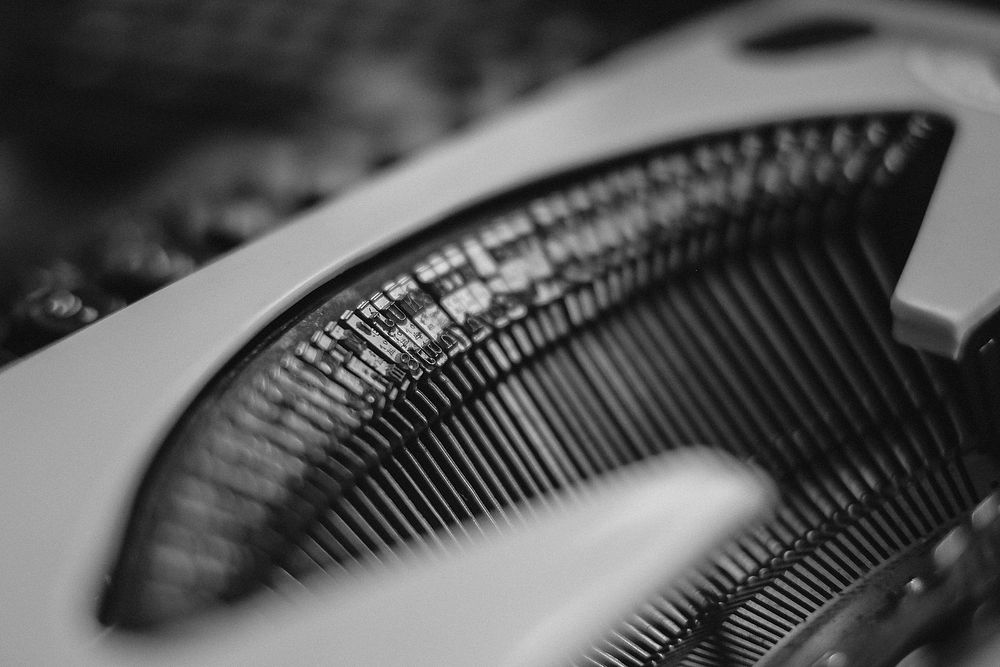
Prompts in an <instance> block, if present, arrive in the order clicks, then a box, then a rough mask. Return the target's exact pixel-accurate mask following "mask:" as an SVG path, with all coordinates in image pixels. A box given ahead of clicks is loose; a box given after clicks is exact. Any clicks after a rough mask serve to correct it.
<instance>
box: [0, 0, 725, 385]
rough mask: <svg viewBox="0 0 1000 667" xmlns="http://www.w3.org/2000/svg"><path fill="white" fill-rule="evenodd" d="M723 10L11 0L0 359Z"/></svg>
mask: <svg viewBox="0 0 1000 667" xmlns="http://www.w3.org/2000/svg"><path fill="white" fill-rule="evenodd" d="M725 4H729V3H727V2H724V1H723V0H711V1H707V2H692V1H680V2H670V1H668V0H662V1H659V2H657V1H654V0H649V1H643V0H499V1H495V2H469V1H465V2H460V1H459V0H71V1H60V0H10V1H8V2H6V3H4V4H3V5H2V7H0V92H2V94H0V366H3V365H4V364H5V363H9V362H10V361H12V360H14V359H16V358H18V357H20V356H23V355H24V354H27V353H30V352H31V351H33V350H36V349H38V348H40V347H42V346H44V345H45V344H47V343H49V342H52V341H54V340H56V339H58V338H60V337H62V336H63V335H66V334H67V333H70V332H72V331H74V330H76V329H78V328H80V327H83V326H86V325H87V324H89V323H90V322H93V321H95V320H96V319H99V318H100V317H102V316H103V315H105V314H107V313H109V312H112V311H114V310H117V309H118V308H121V307H123V306H125V305H126V304H128V303H130V302H132V301H134V300H136V299H139V298H141V297H143V296H145V295H146V294H148V293H150V292H151V291H154V290H155V289H158V288H159V287H161V286H163V285H165V284H167V283H169V282H171V281H173V280H175V279H177V278H179V277H182V276H184V275H186V274H187V273H190V272H191V271H193V270H196V269H197V267H198V266H200V265H202V264H204V263H206V262H208V261H211V260H212V259H214V258H215V257H218V256H219V255H220V254H222V253H225V252H228V251H230V250H232V249H233V248H235V247H237V246H239V245H241V244H242V243H245V242H247V241H249V240H251V239H253V238H255V237H257V236H259V235H261V234H264V233H267V232H269V231H271V230H273V229H275V228H277V227H279V226H280V225H281V224H282V223H283V222H284V221H286V220H288V219H289V218H290V217H293V216H294V215H295V214H296V213H298V212H301V211H303V210H305V209H307V208H309V207H312V206H315V205H317V204H319V203H321V202H324V201H327V200H329V199H331V198H333V197H336V196H337V195H338V193H340V192H342V191H343V190H344V189H346V188H349V187H350V186H351V185H352V184H354V183H356V182H358V181H359V180H360V179H363V178H365V177H366V176H368V175H370V174H372V173H373V172H375V171H377V170H379V169H382V168H385V167H387V166H389V165H392V164H393V163H395V162H397V161H399V160H400V159H404V158H406V157H407V156H410V155H412V154H413V153H415V152H417V151H419V150H421V149H422V148H424V147H426V146H428V145H429V144H431V143H433V142H435V141H437V140H438V139H440V138H442V137H444V136H446V135H449V134H452V133H455V132H457V131H460V130H461V129H462V128H463V127H465V126H467V125H469V124H470V123H473V122H475V121H477V120H479V119H482V118H484V117H486V116H489V115H491V114H495V113H498V112H500V111H502V110H503V109H504V108H505V107H507V106H508V105H510V104H511V103H512V102H514V101H516V100H518V99H520V98H523V97H525V96H527V95H530V94H532V93H533V92H534V91H536V90H538V89H539V88H540V87H542V86H544V85H546V84H547V83H550V82H552V81H553V80H555V79H557V78H559V77H560V76H563V75H565V74H566V73H568V72H571V71H573V70H575V69H577V68H580V67H582V66H585V65H587V64H589V63H592V62H594V61H597V60H600V59H601V58H603V57H605V56H607V55H608V54H609V53H611V52H613V51H614V50H616V49H619V48H621V47H622V46H624V45H627V44H629V43H631V42H634V41H636V40H637V39H640V38H641V37H643V36H645V35H647V34H649V33H652V32H656V31H660V30H663V29H665V28H667V27H669V26H671V25H672V24H674V23H677V22H680V21H682V20H685V19H689V18H691V17H692V16H694V15H696V14H699V13H703V12H707V11H710V10H712V9H716V8H718V7H720V6H722V5H725Z"/></svg>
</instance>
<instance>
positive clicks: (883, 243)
mask: <svg viewBox="0 0 1000 667" xmlns="http://www.w3.org/2000/svg"><path fill="white" fill-rule="evenodd" d="M100 4H101V3H96V5H100ZM112 4H114V3H112ZM209 4H211V3H205V5H206V6H208V5H209ZM216 4H218V5H220V6H221V5H222V4H225V3H216ZM307 5H308V6H313V5H309V3H305V4H304V5H303V6H304V7H305V6H307ZM127 6H128V3H124V4H122V5H121V7H127ZM213 6H214V5H213ZM345 6H346V5H345ZM995 10H996V8H995V7H993V6H991V5H990V3H954V4H949V5H944V4H941V3H929V2H928V3H923V2H905V3H904V2H892V1H886V2H877V3H870V2H860V1H858V2H826V1H819V0H815V1H814V0H808V1H806V2H793V1H791V0H786V1H780V0H779V1H776V2H758V3H749V4H746V5H740V6H737V7H733V8H728V9H726V10H724V11H721V12H719V13H717V14H715V15H712V16H708V17H707V18H701V19H699V20H697V21H694V22H691V23H688V24H685V25H683V26H681V27H680V28H678V29H674V30H670V31H666V32H663V33H662V34H653V35H651V36H648V37H645V38H643V39H641V40H638V41H633V42H631V43H630V45H629V46H628V47H626V48H623V49H621V50H619V51H616V52H615V53H613V54H611V55H610V56H608V57H605V58H602V59H600V60H599V61H597V62H594V63H593V64H590V65H588V66H587V67H584V68H583V69H579V70H576V71H574V72H573V73H571V74H569V75H567V76H564V77H561V78H559V80H558V81H557V82H556V83H554V84H553V85H551V86H548V87H545V88H542V89H540V90H537V91H535V92H533V93H532V94H530V95H528V96H527V97H525V98H523V99H522V100H521V101H520V102H519V103H518V104H517V105H515V106H513V107H511V108H510V109H508V110H506V111H505V112H503V113H500V114H497V115H494V116H490V117H488V118H486V119H485V120H482V121H480V122H478V123H472V124H470V125H468V126H464V127H462V128H461V129H459V130H457V133H453V134H451V136H450V137H449V138H447V139H444V140H441V141H435V142H434V143H433V144H431V145H430V146H429V147H428V148H426V149H424V150H421V151H420V152H418V153H417V154H416V155H414V156H413V157H412V158H404V159H402V160H400V161H398V162H394V163H393V164H392V165H390V166H388V167H386V168H385V169H382V170H380V171H378V173H377V174H375V175H374V176H373V177H371V178H369V179H366V180H363V181H362V182H360V183H357V184H355V185H352V187H350V188H347V189H346V190H345V191H344V192H343V193H342V194H340V195H338V196H337V197H336V198H334V199H333V200H331V201H329V202H328V203H322V202H321V203H318V204H317V202H318V201H319V200H321V199H323V197H322V196H316V195H315V192H314V191H313V190H310V189H309V188H305V189H300V190H299V191H297V193H296V196H293V197H289V198H286V199H284V200H282V201H283V202H285V203H283V204H281V206H274V207H273V210H272V211H271V212H270V213H269V215H271V216H272V217H278V218H281V219H282V220H284V219H285V218H288V219H289V220H288V223H287V224H282V225H281V228H280V229H277V230H275V231H273V232H271V233H268V234H266V235H263V236H260V237H259V238H257V239H256V240H253V241H252V242H250V243H247V244H243V242H244V241H246V240H247V239H248V238H249V237H250V236H255V232H254V230H258V229H259V228H261V227H263V226H265V225H263V224H257V221H259V220H260V217H261V216H260V215H258V214H257V213H254V212H253V211H251V212H250V213H247V212H246V209H241V211H243V213H241V214H240V215H236V216H234V217H228V218H227V217H225V216H223V217H222V220H223V221H224V222H223V223H219V222H218V220H219V219H220V218H219V217H218V216H216V217H214V218H212V217H211V216H208V217H207V218H206V217H198V216H188V217H187V218H185V219H186V220H188V221H189V222H190V220H195V221H196V223H197V224H195V223H192V224H193V227H191V228H190V229H194V231H195V232H198V233H202V232H204V230H205V229H209V228H211V229H212V230H214V231H213V232H212V234H213V235H211V239H212V242H213V243H215V244H216V247H217V248H221V249H230V248H232V247H234V246H240V247H239V248H238V249H236V250H234V251H232V252H229V253H227V254H224V255H222V256H221V257H217V255H216V254H211V253H209V252H208V251H204V252H203V254H202V255H198V254H197V253H193V252H192V253H191V254H189V255H187V256H183V255H182V254H181V253H179V251H176V252H175V251H174V250H172V248H173V246H169V244H167V243H166V241H165V240H164V238H165V237H163V238H159V240H158V242H160V241H162V242H163V245H162V247H159V250H158V251H157V252H156V253H155V254H149V253H143V252H138V253H133V254H129V253H128V252H125V253H124V254H119V255H118V257H119V259H120V260H121V261H119V263H118V264H114V263H113V262H112V263H111V264H110V265H103V266H104V273H103V274H102V275H104V276H105V277H107V276H111V277H110V278H107V280H108V281H109V282H107V283H102V284H101V285H99V286H98V287H99V289H98V288H93V287H91V286H89V284H85V283H84V282H81V280H82V279H81V278H80V277H79V276H78V275H77V274H78V271H77V270H76V269H75V268H74V267H73V266H68V267H67V266H66V265H63V266H62V267H61V268H60V267H59V266H55V265H53V266H50V267H49V268H48V269H46V271H44V272H42V273H40V274H38V275H36V276H35V277H34V278H33V279H32V280H34V281H35V282H34V283H32V289H33V291H31V292H30V295H34V296H32V298H31V299H27V300H25V301H23V302H22V303H21V305H20V306H19V308H20V310H19V311H17V312H14V313H13V314H12V315H11V316H10V317H9V318H8V320H7V321H6V324H5V326H6V331H5V332H4V336H5V338H4V340H5V341H6V342H5V345H6V348H5V349H6V350H7V355H8V357H9V358H11V359H14V357H21V356H23V358H19V359H17V360H12V361H11V362H10V363H8V365H7V366H5V367H4V369H3V370H2V371H0V442H2V447H0V475H2V480H3V484H0V496H2V500H0V503H2V506H3V507H4V520H3V544H4V549H3V552H2V556H0V557H2V559H3V567H0V598H2V600H3V604H2V605H0V607H2V613H0V656H3V658H4V661H5V662H9V663H18V664H21V663H29V664H67V663H72V664H95V665H96V664H102V665H103V664H135V663H137V662H150V663H155V664H160V663H162V664H188V663H199V664H213V663H220V664H246V663H251V664H254V663H256V664H272V663H278V662H293V663H315V662H321V663H327V664H345V665H347V664H350V665H354V664H372V665H375V664H378V665H384V664H400V665H413V664H427V665H441V664H500V665H549V664H575V665H614V666H618V667H621V666H628V667H645V666H650V667H651V666H654V665H656V666H659V665H739V666H742V665H757V664H761V665H808V666H817V667H847V666H853V665H866V666H867V665H887V666H892V665H905V666H910V667H913V666H914V665H956V664H966V665H980V664H981V665H992V664H997V663H998V662H1000V607H998V601H1000V516H998V515H1000V495H998V492H996V487H997V486H998V484H1000V459H998V454H997V452H996V446H997V442H998V437H1000V433H998V427H1000V421H998V414H1000V412H998V410H1000V340H998V336H1000V333H998V320H997V317H996V313H997V312H998V308H1000V271H998V270H997V266H998V265H1000V225H998V224H997V223H998V210H1000V209H998V206H997V203H998V202H1000V196H998V194H997V192H998V187H997V186H998V177H997V169H996V167H995V165H996V164H997V162H998V160H1000V51H998V45H1000V13H998V12H997V11H995ZM122 11H124V10H122ZM248 11H249V10H248ZM103 16H104V18H103V19H102V20H103V21H104V22H103V23H101V22H100V21H98V22H97V23H87V24H85V25H83V28H81V30H82V31H83V32H80V33H79V35H82V36H80V37H79V41H78V42H72V43H71V45H72V44H76V45H77V46H79V44H86V43H87V42H86V40H85V39H84V37H86V36H87V35H90V36H91V38H92V37H93V35H95V34H96V35H101V34H105V33H102V32H101V30H105V29H107V28H108V26H113V27H115V28H116V29H122V30H125V28H122V26H123V25H125V26H126V27H127V26H128V25H131V24H129V23H128V21H126V20H125V19H124V18H122V17H125V18H127V16H128V15H127V12H126V13H124V14H121V13H120V14H115V15H114V16H110V15H108V14H105V15H103ZM109 16H110V18H109ZM226 16H228V18H225V19H224V20H222V19H220V20H222V25H225V26H229V25H237V24H239V21H240V15H239V14H238V13H237V14H232V13H231V14H228V15H226ZM96 20H97V19H95V21H96ZM304 24H308V25H312V24H311V23H309V22H307V21H300V22H298V23H296V24H295V25H296V26H298V27H297V28H296V29H304V28H303V27H302V26H303V25H304ZM95 25H96V26H97V28H94V26H95ZM84 28H86V29H87V30H92V31H91V32H87V30H84ZM98 28H99V29H98ZM94 31H96V32H94ZM126 33H127V31H126ZM73 34H77V33H73ZM123 34H125V33H123ZM129 34H131V33H129ZM135 34H138V33H135ZM561 34H562V33H561ZM79 35H78V36H79ZM96 41H97V42H99V43H100V44H101V45H102V46H103V47H105V50H104V51H101V53H102V54H104V55H103V56H102V57H104V58H105V60H100V59H98V60H97V61H95V62H97V63H98V65H101V66H100V67H98V66H96V65H94V64H93V63H91V65H92V66H93V67H92V69H91V70H88V71H90V72H91V74H93V77H94V79H95V80H98V79H100V80H105V79H107V77H108V76H110V75H108V74H107V72H108V71H112V72H113V71H114V70H113V68H112V69H111V70H109V69H108V67H107V63H108V62H112V61H108V60H107V58H110V57H111V56H108V55H107V54H109V53H110V54H112V55H114V53H116V52H117V51H116V49H122V48H125V47H124V46H121V45H119V44H117V43H116V42H114V41H113V40H105V41H101V40H96ZM129 43H130V44H133V45H134V44H136V43H137V42H129ZM172 43H173V42H171V41H170V40H169V39H163V40H150V44H147V45H143V46H142V48H145V49H146V50H147V51H148V53H147V55H149V54H153V55H154V56H155V55H157V54H163V53H165V54H167V55H166V56H164V57H166V58H168V59H169V58H171V57H173V56H172V55H170V53H171V52H170V51H169V49H165V46H169V45H170V44H172ZM67 48H69V47H67ZM74 48H75V47H74ZM136 48H139V47H136ZM160 49H164V50H162V51H161V50H160ZM150 57H152V56H150ZM456 58H458V59H460V57H459V56H456ZM154 60H155V59H154ZM265 60H266V61H267V62H273V59H266V58H265ZM158 62H159V61H156V62H154V64H156V63H158ZM226 62H228V61H225V59H224V58H221V57H220V63H221V64H220V67H223V68H224V66H225V63H226ZM292 62H293V63H298V64H301V62H302V61H301V60H294V59H293V60H292ZM102 63H103V64H102ZM157 66H159V65H157ZM177 66H178V67H180V65H177ZM102 67H103V69H102ZM100 72H104V74H103V75H102V76H104V77H105V79H101V77H99V76H98V75H97V74H98V73H100ZM275 72H278V73H275ZM382 73H383V74H384V73H385V72H384V70H383V71H382ZM223 74H225V72H224V71H223ZM299 74H301V72H300V71H299V70H295V69H294V68H285V69H280V68H279V70H275V71H270V70H268V71H262V72H261V76H266V77H270V79H269V81H270V82H271V83H272V84H273V81H274V80H275V77H278V78H280V77H285V78H282V79H281V81H282V82H283V83H282V85H285V86H286V87H287V90H285V89H282V90H283V92H282V95H284V94H285V93H288V94H290V95H292V97H294V95H293V94H292V93H294V91H301V89H302V86H300V85H299V83H300V81H299V79H298V78H297V76H298V75H299ZM286 75H287V76H286ZM111 78H112V79H113V78H114V77H113V76H112V77H111ZM252 78H253V77H250V79H251V80H250V82H249V84H248V86H247V88H246V90H247V91H248V96H247V100H249V101H247V102H246V104H245V106H244V107H242V108H244V109H245V110H246V109H251V108H255V107H256V106H259V105H266V104H267V103H268V100H267V99H264V98H260V97H257V96H256V93H253V91H255V90H256V89H255V88H254V85H253V84H254V82H253V81H252ZM360 79H361V80H362V81H363V80H364V79H365V77H364V76H362V77H360ZM215 81H216V80H215V79H214V78H212V77H207V78H205V79H202V80H199V81H196V82H194V83H191V84H190V85H192V86H194V88H183V89H171V90H164V91H161V92H162V96H161V98H160V99H159V100H158V103H159V104H161V105H167V106H169V105H175V106H177V107H180V106H183V104H184V100H185V99H187V97H188V94H189V93H190V92H191V91H193V90H194V91H198V92H199V94H201V93H204V94H205V95H206V96H207V97H206V98H205V99H208V100H209V101H211V92H212V89H213V85H214V83H215ZM115 85H116V86H119V87H116V88H115V90H120V89H121V88H120V82H117V83H116V84H115ZM400 85H402V83H400ZM361 89H364V86H362V87H361ZM269 90H271V91H274V90H277V88H275V87H274V86H271V88H269ZM289 91H292V92H289ZM146 92H148V91H146ZM133 93H134V94H140V93H142V91H139V93H137V92H136V91H133ZM279 98H280V99H285V98H284V97H281V96H279ZM402 99H404V100H405V99H408V98H406V97H405V96H404V97H403V98H402ZM414 104H416V102H414ZM403 106H404V107H405V106H406V105H405V104H404V105H403ZM248 113H249V111H248ZM415 126H416V123H407V124H403V126H402V127H406V128H413V127H415ZM321 135H322V133H319V134H313V135H309V136H310V139H309V140H310V141H314V140H317V137H319V136H321ZM167 143H169V141H168V142H167ZM348 143H349V142H347V143H343V144H338V145H340V146H346V145H348ZM210 155H212V153H211V151H208V152H205V153H196V154H195V157H196V158H197V159H198V160H201V162H202V163H203V164H209V166H212V165H213V164H214V163H212V162H211V160H210V159H208V158H207V157H206V156H210ZM387 162H388V161H387ZM178 165H179V166H178ZM189 168H190V170H189ZM212 173H214V171H213V169H208V168H202V169H201V170H199V169H198V168H195V167H190V160H189V161H188V162H185V161H183V160H182V161H180V162H178V163H175V164H174V166H171V167H168V168H167V169H165V171H164V172H163V173H162V174H157V175H156V176H155V177H154V178H151V179H150V181H149V182H150V183H152V184H153V185H152V186H149V188H151V189H145V190H144V189H143V187H146V186H139V187H138V190H139V191H140V192H141V193H142V196H143V197H147V198H154V199H155V197H153V194H151V193H154V194H156V196H161V195H162V192H161V190H158V189H157V188H162V189H169V187H168V186H169V185H170V184H172V183H176V182H178V181H182V180H183V179H184V178H185V177H186V178H187V181H186V184H187V185H186V187H188V188H190V187H191V183H195V184H197V183H198V182H199V181H201V180H204V179H209V180H210V179H211V178H212V176H211V174H212ZM185 174H186V176H185ZM164 183H166V185H163V184H164ZM319 189H321V188H314V190H319ZM241 196H242V195H241ZM156 201H165V200H163V199H157V200H156ZM241 201H242V200H241ZM116 210H117V209H116ZM100 215H101V216H105V217H100V216H97V217H100V219H101V220H102V221H103V222H100V223H99V224H98V225H97V227H96V228H98V229H99V231H100V232H101V233H110V234H111V236H112V238H113V239H115V240H116V242H117V241H121V238H119V237H118V236H115V235H116V234H124V235H125V237H126V238H125V239H124V241H123V242H122V243H123V244H124V246H125V247H128V248H134V247H135V246H134V245H129V244H130V243H132V242H133V241H134V237H132V236H129V235H130V234H134V233H140V232H134V231H129V232H121V231H120V229H121V228H120V227H118V226H116V224H115V223H114V222H113V221H112V222H108V220H109V219H112V218H113V217H114V216H112V218H108V217H107V212H106V211H101V212H100ZM115 215H117V213H116V214H115ZM255 216H257V217H255ZM209 218H211V219H212V220H215V222H214V223H212V224H214V225H216V226H215V227H211V225H209V223H204V224H203V225H202V223H203V221H204V220H207V219H209ZM233 220H235V221H236V222H233ZM198 221H202V222H198ZM248 221H249V222H248ZM199 225H202V226H199ZM220 225H221V226H220ZM146 229H147V228H144V227H141V226H140V230H146ZM220 229H221V231H220ZM248 229H249V230H250V231H249V232H248V231H247V230H248ZM141 233H146V232H144V231H143V232H141ZM192 233H193V232H192ZM185 257H186V258H185ZM122 258H124V259H122ZM209 260H212V261H209ZM200 264H204V265H203V266H201V267H200V268H198V270H197V271H194V270H193V269H194V268H195V266H196V265H200ZM109 266H110V268H109ZM137 266H138V267H139V268H140V269H142V270H141V271H139V270H136V267H137ZM126 269H127V270H126ZM136 276H138V278H137V277H136ZM181 276H184V277H181ZM177 278H180V279H179V280H178V279H177ZM175 280H176V281H175ZM165 283H169V284H167V285H166V286H165V287H163V288H162V289H158V290H157V291H153V290H154V288H158V287H160V286H161V285H163V284H165ZM81 285H83V286H81ZM116 290H117V292H116ZM151 291H152V293H151V294H149V295H148V296H145V297H144V298H139V297H142V296H143V295H145V294H147V293H149V292H151ZM133 300H135V303H131V305H128V306H127V307H123V306H124V303H125V302H127V301H133ZM70 331H74V332H75V333H72V335H68V336H65V337H63V336H64V334H66V333H67V332H70ZM57 338H62V339H61V340H59V341H58V342H55V343H54V344H51V345H48V346H45V347H41V348H40V349H38V348H39V347H40V346H41V345H42V344H43V343H49V342H50V341H52V340H55V339H57ZM29 353H30V354H29Z"/></svg>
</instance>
